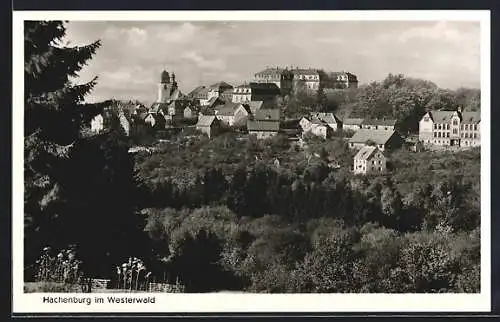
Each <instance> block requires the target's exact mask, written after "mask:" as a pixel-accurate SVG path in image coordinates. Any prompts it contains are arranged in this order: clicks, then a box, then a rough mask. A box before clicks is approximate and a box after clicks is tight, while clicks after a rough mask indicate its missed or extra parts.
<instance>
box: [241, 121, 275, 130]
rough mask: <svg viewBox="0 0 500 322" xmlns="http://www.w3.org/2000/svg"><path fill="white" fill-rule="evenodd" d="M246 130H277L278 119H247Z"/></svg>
mask: <svg viewBox="0 0 500 322" xmlns="http://www.w3.org/2000/svg"><path fill="white" fill-rule="evenodd" d="M247 129H248V131H267V132H278V131H279V129H280V122H279V121H252V120H248V121H247Z"/></svg>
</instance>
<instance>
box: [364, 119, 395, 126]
mask: <svg viewBox="0 0 500 322" xmlns="http://www.w3.org/2000/svg"><path fill="white" fill-rule="evenodd" d="M363 125H380V126H395V125H396V120H389V119H365V120H364V121H363Z"/></svg>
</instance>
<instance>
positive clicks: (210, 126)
mask: <svg viewBox="0 0 500 322" xmlns="http://www.w3.org/2000/svg"><path fill="white" fill-rule="evenodd" d="M196 130H198V131H200V132H202V133H204V134H206V135H207V136H208V138H212V137H214V136H215V135H217V134H218V133H219V132H220V121H219V120H218V119H217V118H216V117H215V116H214V115H200V116H199V117H198V122H197V123H196Z"/></svg>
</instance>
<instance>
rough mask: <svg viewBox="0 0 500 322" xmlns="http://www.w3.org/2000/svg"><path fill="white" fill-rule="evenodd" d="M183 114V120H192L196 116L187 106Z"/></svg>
mask: <svg viewBox="0 0 500 322" xmlns="http://www.w3.org/2000/svg"><path fill="white" fill-rule="evenodd" d="M183 114H184V118H185V119H190V118H193V117H194V116H195V115H196V113H194V111H193V109H192V108H191V107H189V106H186V108H184V111H183Z"/></svg>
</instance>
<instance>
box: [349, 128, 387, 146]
mask: <svg viewBox="0 0 500 322" xmlns="http://www.w3.org/2000/svg"><path fill="white" fill-rule="evenodd" d="M394 133H396V132H395V131H386V130H368V129H360V130H357V131H356V133H354V135H353V136H352V137H351V138H350V139H349V142H350V143H365V142H366V141H368V140H371V141H373V142H375V143H376V144H386V143H387V141H389V139H390V138H391V137H392V136H393V135H394Z"/></svg>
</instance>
